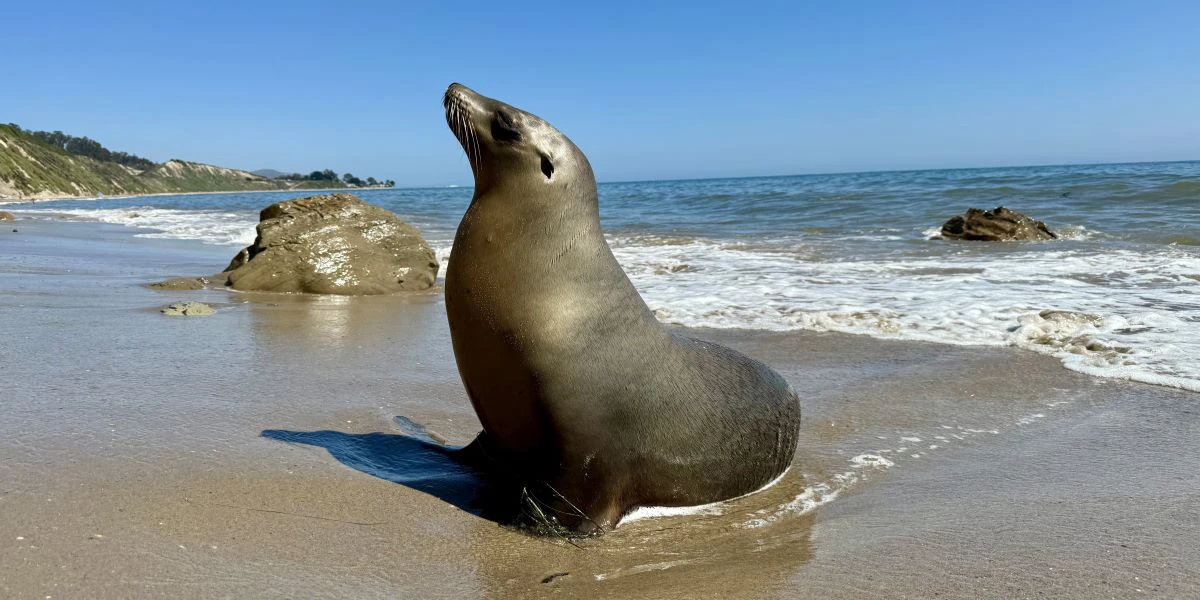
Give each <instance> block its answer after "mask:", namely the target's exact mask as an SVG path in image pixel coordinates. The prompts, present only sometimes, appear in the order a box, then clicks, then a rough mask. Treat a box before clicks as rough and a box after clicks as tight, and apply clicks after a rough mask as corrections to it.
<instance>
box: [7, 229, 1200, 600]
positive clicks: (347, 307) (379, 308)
mask: <svg viewBox="0 0 1200 600" xmlns="http://www.w3.org/2000/svg"><path fill="white" fill-rule="evenodd" d="M118 229H119V228H107V227H103V226H98V225H96V224H90V223H52V222H31V223H24V224H23V226H22V228H21V230H22V233H21V234H5V235H3V236H0V256H2V257H3V258H2V259H0V373H3V378H4V383H3V387H2V388H0V390H2V393H3V396H2V398H3V399H2V400H0V407H3V408H4V411H5V418H4V419H0V458H2V459H3V460H2V461H0V515H2V517H0V596H2V597H5V598H45V597H48V596H49V597H52V598H142V597H170V598H180V597H184V598H189V597H204V598H211V597H252V598H296V597H304V598H324V597H330V598H333V597H336V598H344V597H353V598H375V597H379V598H476V597H480V598H521V597H530V598H537V597H565V598H575V597H578V598H831V597H833V598H874V597H879V598H931V597H938V598H1024V597H1030V598H1034V597H1071V598H1100V597H1105V598H1107V597H1117V598H1125V597H1131V598H1132V597H1138V598H1143V597H1158V598H1183V597H1200V544H1197V543H1196V542H1195V540H1197V539H1200V475H1198V474H1197V470H1196V469H1195V467H1194V460H1195V459H1194V457H1195V456H1196V455H1197V450H1200V435H1198V434H1200V425H1198V424H1200V415H1198V414H1197V408H1196V406H1197V405H1196V400H1197V397H1196V395H1195V394H1191V393H1187V392H1180V391H1175V390H1171V389H1167V388H1159V387H1153V386H1146V385H1140V384H1130V383H1124V382H1118V381H1107V380H1100V379H1095V378H1090V377H1087V376H1084V375H1080V374H1077V373H1072V372H1069V371H1066V370H1064V369H1063V368H1062V367H1061V366H1060V365H1059V364H1058V363H1057V361H1055V360H1053V359H1050V358H1047V357H1043V356H1039V355H1034V354H1031V353H1027V352H1022V351H1018V350H1008V349H994V348H993V349H979V348H967V347H954V346H943V345H934V344H923V343H903V342H890V341H880V340H874V339H870V338H865V337H857V336H846V335H832V334H814V333H786V334H768V333H753V332H721V331H700V332H693V333H694V334H696V335H699V336H702V337H706V338H709V339H713V340H715V341H719V342H722V343H726V344H729V345H731V346H734V347H736V348H738V349H740V350H743V351H745V352H747V353H749V354H751V355H753V356H756V357H759V358H761V359H763V360H765V361H767V362H769V363H771V364H772V365H775V366H776V367H777V368H778V369H779V370H780V371H781V372H782V373H783V374H784V375H785V376H786V377H787V378H788V380H789V381H790V382H792V383H793V385H794V386H795V387H796V389H797V390H798V391H799V393H800V395H801V398H802V400H803V405H804V410H805V415H804V423H803V427H802V438H801V441H800V448H799V452H798V454H797V461H796V463H795V466H794V467H793V469H792V470H791V471H790V472H789V474H788V476H787V477H785V479H784V480H783V481H782V482H781V483H780V484H779V485H777V486H776V487H774V488H772V489H770V490H768V491H766V492H763V493H761V494H758V495H755V496H751V497H749V498H746V499H744V500H740V501H738V502H735V503H731V504H729V505H727V506H725V507H723V508H722V510H720V511H719V512H718V513H708V514H700V515H693V516H687V517H669V518H659V519H646V520H640V521H635V522H631V523H627V524H624V525H622V526H621V527H619V528H618V529H617V530H616V531H613V532H611V533H610V534H608V535H606V536H604V537H603V538H599V539H591V540H583V541H579V542H576V543H574V544H572V543H567V542H565V541H562V540H555V539H541V538H532V537H528V536H526V535H523V534H521V533H517V532H514V531H511V530H509V529H506V528H504V527H502V526H500V525H498V524H496V523H494V522H492V521H489V520H487V519H484V518H482V517H479V516H477V515H475V514H474V513H473V512H472V506H471V503H470V500H471V496H472V493H473V491H474V490H475V485H476V482H475V481H474V479H473V478H472V476H470V475H469V474H467V473H463V472H460V471H458V470H456V469H455V468H454V466H453V465H450V464H447V463H445V462H444V461H443V459H441V458H440V457H439V455H437V454H436V453H431V452H429V451H427V450H424V449H423V448H422V447H421V446H420V445H419V444H416V443H414V442H413V441H412V440H411V438H407V437H405V436H403V435H400V431H399V430H398V428H397V427H396V426H395V424H394V423H393V417H395V416H397V415H403V416H406V417H409V418H412V419H413V420H415V421H418V422H421V423H424V424H426V425H428V426H429V427H430V428H431V429H432V430H435V431H437V432H439V433H441V434H443V435H445V436H446V437H447V438H449V439H450V440H451V441H453V442H455V443H465V442H467V441H469V440H470V439H471V437H472V436H473V435H474V434H475V432H476V431H477V430H478V422H477V421H476V419H475V416H474V414H473V413H472V411H471V409H470V406H469V404H468V402H467V399H466V397H465V395H464V393H463V391H462V388H461V385H460V383H459V381H458V377H457V373H456V371H455V368H454V362H453V355H452V352H451V349H450V344H449V336H448V331H447V328H446V323H445V312H444V308H443V305H442V302H441V299H440V298H439V297H438V296H437V295H425V296H414V297H408V298H397V297H392V298H353V299H347V298H328V297H326V298H304V297H292V296H278V295H249V294H227V293H225V292H223V291H199V292H156V291H152V290H148V289H144V288H142V287H140V285H139V284H141V283H145V282H149V281H154V280H158V279H162V278H163V277H165V276H168V275H173V274H187V273H191V272H206V271H205V270H204V269H203V268H199V266H200V265H206V264H208V263H210V262H211V263H212V264H223V262H222V261H223V260H225V259H227V256H226V255H227V254H228V249H225V248H213V249H211V250H209V249H201V250H197V249H196V248H195V246H194V245H189V244H179V243H172V242H169V241H163V240H137V243H136V244H135V243H130V242H129V240H128V236H127V235H125V234H123V233H121V232H119V231H117V230H118ZM213 261H215V262H213ZM178 300H196V301H203V302H206V303H208V304H211V305H213V306H214V307H216V308H217V309H218V312H217V314H216V315H213V316H209V317H203V318H167V317H163V316H161V315H159V314H158V313H157V309H158V307H160V306H161V305H164V304H167V303H170V302H174V301H178ZM914 440H919V441H914ZM863 455H875V456H879V457H881V458H884V459H886V460H887V461H889V462H890V463H892V466H891V467H890V468H885V467H884V466H883V465H885V464H886V463H884V462H881V461H878V460H875V459H862V458H857V462H856V457H861V456H863Z"/></svg>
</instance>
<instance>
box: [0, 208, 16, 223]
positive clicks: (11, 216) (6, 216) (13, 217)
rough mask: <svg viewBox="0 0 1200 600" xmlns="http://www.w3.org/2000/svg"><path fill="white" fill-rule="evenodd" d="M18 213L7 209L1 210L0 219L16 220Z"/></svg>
mask: <svg viewBox="0 0 1200 600" xmlns="http://www.w3.org/2000/svg"><path fill="white" fill-rule="evenodd" d="M16 220H17V215H14V214H12V213H10V212H8V211H6V210H0V221H16Z"/></svg>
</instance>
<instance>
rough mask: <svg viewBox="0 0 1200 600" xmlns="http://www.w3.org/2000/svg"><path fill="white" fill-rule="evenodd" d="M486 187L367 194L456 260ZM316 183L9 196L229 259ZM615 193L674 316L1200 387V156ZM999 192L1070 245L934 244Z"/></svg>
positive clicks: (611, 193)
mask: <svg viewBox="0 0 1200 600" xmlns="http://www.w3.org/2000/svg"><path fill="white" fill-rule="evenodd" d="M471 193H472V190H471V189H470V188H469V187H463V188H436V189H391V190H364V191H361V192H359V194H360V195H361V196H362V197H363V198H364V199H365V200H367V201H369V202H372V203H375V204H378V205H380V206H383V207H385V208H388V209H391V210H393V211H395V212H396V213H398V214H399V215H401V216H402V217H404V218H405V219H406V220H408V221H409V222H411V223H413V224H414V225H416V226H417V227H418V228H420V229H421V231H422V233H423V235H424V236H425V237H426V239H427V240H428V241H429V242H430V244H431V245H432V246H434V247H435V248H436V249H437V251H438V255H439V257H440V258H441V260H442V261H443V267H444V264H445V261H446V259H447V258H448V257H449V251H450V246H451V243H452V240H453V236H454V230H455V228H456V226H457V224H458V220H459V219H460V218H461V216H462V214H463V212H464V211H465V210H466V208H467V205H468V204H469V203H470V198H471ZM303 195H307V194H306V193H303V192H287V193H270V194H266V193H255V194H237V193H234V194H213V195H194V196H158V197H144V198H126V199H106V200H98V201H56V202H52V203H50V202H45V203H44V202H39V203H36V204H18V205H12V206H9V207H7V208H8V209H9V210H12V211H14V212H18V213H21V214H23V215H26V216H31V217H35V218H70V219H82V220H96V221H103V222H106V223H118V224H122V225H127V226H129V227H130V228H132V229H131V232H132V233H134V234H135V235H138V236H145V237H159V238H175V239H183V240H195V241H197V242H199V243H205V244H218V245H227V246H229V247H230V256H232V255H233V254H234V248H235V247H237V246H241V245H245V244H248V243H250V242H251V241H253V239H254V225H255V223H256V222H257V213H258V210H260V209H261V208H263V207H264V206H266V205H267V204H269V203H271V202H275V201H278V200H282V199H286V198H293V197H299V196H303ZM600 200H601V207H600V212H601V219H602V221H603V223H604V226H605V230H606V232H607V235H608V238H609V243H610V244H611V245H612V247H613V251H614V253H615V254H616V256H617V259H618V260H619V261H620V262H621V264H622V266H624V268H625V270H626V272H627V273H628V274H629V276H630V278H631V279H632V280H633V282H634V284H635V285H636V286H637V288H638V289H639V290H640V291H641V293H642V295H643V297H644V298H645V299H646V302H647V303H648V304H649V305H650V307H651V308H652V309H654V311H655V312H656V313H657V315H658V317H659V318H660V319H661V320H662V321H664V322H667V323H675V324H680V325H686V326H690V327H709V328H742V329H761V330H793V329H810V330H819V331H839V332H847V333H856V334H863V335H868V336H876V337H881V338H894V339H911V340H925V341H934V342H942V343H948V344H964V345H988V346H1002V345H1008V346H1018V347H1022V348H1027V349H1030V350H1033V351H1036V352H1041V353H1045V354H1049V355H1053V356H1055V357H1057V358H1059V359H1060V360H1061V361H1062V362H1063V364H1064V365H1065V366H1066V367H1068V368H1070V369H1074V370H1077V371H1081V372H1084V373H1088V374H1091V375H1096V376H1101V377H1116V378H1124V379H1131V380H1136V381H1141V382H1146V383H1154V384H1159V385H1166V386H1173V387H1179V388H1184V389H1188V390H1192V391H1200V294H1198V292H1200V162H1180V163H1143V164H1118V165H1086V166H1056V167H1023V168H997V169H963V170H944V171H913V172H883V173H855V174H835V175H807V176H795V177H762V178H748V179H712V180H691V181H654V182H634V183H608V184H601V185H600ZM998 205H1003V206H1007V207H1009V208H1012V209H1014V210H1018V211H1021V212H1024V213H1026V214H1028V215H1030V216H1032V217H1034V218H1037V219H1040V220H1043V221H1045V222H1046V223H1047V224H1048V225H1049V226H1050V227H1051V229H1053V230H1055V231H1057V232H1059V233H1060V234H1061V235H1062V239H1059V240H1055V241H1049V242H1036V243H970V242H948V241H936V240H930V239H929V238H930V236H931V235H932V234H934V233H936V231H937V230H938V228H939V227H940V225H941V223H942V222H944V221H945V220H946V219H948V218H950V217H952V216H954V215H956V214H961V213H962V212H963V211H965V210H966V209H967V208H968V207H978V208H993V207H995V206H998ZM223 266H224V265H213V267H214V269H218V268H221V267H223ZM443 274H444V269H443Z"/></svg>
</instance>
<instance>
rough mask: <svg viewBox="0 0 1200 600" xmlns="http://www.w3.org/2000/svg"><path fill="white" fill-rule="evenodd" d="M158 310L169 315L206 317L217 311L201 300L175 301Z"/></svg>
mask: <svg viewBox="0 0 1200 600" xmlns="http://www.w3.org/2000/svg"><path fill="white" fill-rule="evenodd" d="M159 312H161V313H162V314H164V315H167V316H169V317H207V316H208V315H211V314H214V313H216V312H217V311H216V310H214V309H213V307H211V306H209V305H207V304H205V303H203V302H176V303H175V304H168V305H167V306H164V307H163V308H162V310H160V311H159Z"/></svg>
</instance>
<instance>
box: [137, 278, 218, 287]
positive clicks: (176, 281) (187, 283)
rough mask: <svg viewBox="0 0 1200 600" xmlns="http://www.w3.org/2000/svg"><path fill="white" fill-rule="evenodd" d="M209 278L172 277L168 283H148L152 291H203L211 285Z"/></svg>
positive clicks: (147, 285)
mask: <svg viewBox="0 0 1200 600" xmlns="http://www.w3.org/2000/svg"><path fill="white" fill-rule="evenodd" d="M209 281H210V280H209V279H208V278H207V277H172V278H171V279H168V280H166V281H159V282H157V283H148V284H146V287H148V288H150V289H152V290H202V289H204V287H205V286H206V285H208V283H209Z"/></svg>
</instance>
